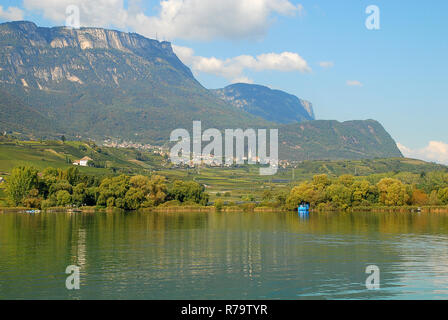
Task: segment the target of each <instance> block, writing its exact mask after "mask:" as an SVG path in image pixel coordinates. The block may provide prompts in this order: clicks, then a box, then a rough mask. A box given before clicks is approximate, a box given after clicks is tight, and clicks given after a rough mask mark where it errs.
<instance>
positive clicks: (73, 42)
mask: <svg viewBox="0 0 448 320" xmlns="http://www.w3.org/2000/svg"><path fill="white" fill-rule="evenodd" d="M0 46H1V47H2V50H0V63H1V65H2V66H1V68H2V69H0V82H1V83H7V84H17V85H22V86H24V87H33V88H38V89H40V90H44V89H51V88H52V87H54V86H57V84H60V83H61V82H64V81H68V82H70V83H74V84H80V85H82V84H85V83H97V84H102V85H108V86H119V85H120V81H122V80H127V79H133V80H146V79H148V78H151V77H153V78H155V80H157V79H156V78H157V73H156V72H154V71H155V70H156V69H158V68H172V69H173V70H175V71H176V72H178V73H180V74H181V75H182V76H183V77H185V78H189V79H190V80H194V78H193V75H192V74H191V71H190V70H189V69H188V68H187V67H186V66H185V65H184V64H183V63H182V62H181V61H180V60H179V59H178V58H177V56H176V55H175V54H174V52H173V50H172V48H171V44H170V43H169V42H159V41H156V40H150V39H147V38H145V37H142V36H140V35H138V34H135V33H123V32H118V31H114V30H105V29H98V28H82V29H78V30H75V29H69V28H64V27H58V28H39V27H37V26H36V25H35V24H34V23H31V22H13V23H6V24H1V25H0ZM183 77H179V78H178V79H182V78H183ZM172 80H175V79H172Z"/></svg>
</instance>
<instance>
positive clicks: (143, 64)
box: [0, 22, 401, 159]
mask: <svg viewBox="0 0 448 320" xmlns="http://www.w3.org/2000/svg"><path fill="white" fill-rule="evenodd" d="M230 88H232V87H230ZM233 88H234V89H232V90H233V92H239V95H240V96H239V98H238V99H237V100H241V97H243V98H244V99H242V100H244V101H249V102H250V103H249V104H248V105H250V107H248V108H246V107H243V108H241V107H240V106H235V105H234V104H232V103H229V102H228V101H226V99H224V100H223V99H221V98H219V97H218V96H217V93H216V91H210V90H207V89H206V88H204V87H203V86H202V85H201V84H200V83H199V82H198V81H197V80H196V79H195V78H194V76H193V74H192V73H191V71H190V69H189V68H188V67H186V66H185V65H184V64H183V63H182V62H181V61H180V60H179V59H178V57H177V56H176V55H175V54H174V52H173V50H172V47H171V44H170V43H169V42H159V41H156V40H151V39H147V38H145V37H143V36H141V35H138V34H135V33H124V32H119V31H114V30H105V29H100V28H81V29H77V30H74V29H68V28H64V27H55V28H41V27H38V26H36V25H35V24H34V23H32V22H10V23H3V24H0V116H1V118H0V131H1V132H3V131H13V132H15V133H16V132H19V133H22V134H23V135H27V136H28V137H34V138H43V139H46V138H47V139H48V138H56V137H60V136H61V135H65V136H66V137H67V138H68V139H75V138H76V139H94V140H96V141H98V142H102V141H104V139H108V138H112V139H124V140H127V141H134V142H140V143H151V144H164V143H166V142H167V141H168V140H169V137H170V133H171V131H172V130H174V129H177V128H185V129H190V130H191V128H192V122H193V121H194V120H201V121H202V127H203V129H206V128H217V129H221V130H222V129H226V128H243V129H245V128H267V129H269V128H278V129H279V130H280V136H281V139H283V140H282V144H281V146H280V154H281V156H282V157H283V156H288V157H294V158H296V159H303V158H305V159H312V158H313V159H334V158H338V159H351V158H356V159H358V158H359V157H366V158H374V157H401V153H400V151H399V150H398V148H397V147H396V146H395V143H394V141H393V139H392V138H391V137H390V136H389V135H388V134H387V132H386V131H385V130H384V128H382V126H381V125H380V124H378V123H375V125H374V124H373V123H370V122H360V123H361V124H362V125H361V124H358V123H357V122H356V123H355V122H353V123H351V122H348V123H344V124H339V123H337V122H332V121H305V122H302V123H297V121H302V120H310V119H314V115H313V111H312V107H311V105H310V104H309V103H306V102H304V101H301V100H299V99H298V98H296V97H294V96H290V95H288V94H286V93H281V92H277V91H273V90H270V89H268V88H265V87H246V86H245V85H236V86H233ZM245 88H246V89H245ZM225 91H226V92H230V91H229V90H225ZM251 92H252V93H251ZM229 96H230V94H229ZM242 100H241V101H242ZM261 101H264V102H263V103H261ZM277 101H278V102H281V103H278V104H277ZM255 102H256V103H255ZM276 105H277V106H279V108H281V110H282V111H279V110H280V109H278V110H275V109H274V110H271V109H270V107H271V108H272V106H276ZM286 115H288V116H286ZM287 118H290V119H294V121H291V122H292V123H290V124H283V122H288V121H287ZM268 120H270V121H268ZM369 126H371V127H372V128H373V129H374V133H371V132H370V131H369ZM302 127H303V128H305V131H304V130H303V129H302ZM366 135H367V136H366ZM369 135H371V137H370V138H369V137H368V136H369ZM308 139H313V140H312V141H309V140H308ZM393 146H395V147H393Z"/></svg>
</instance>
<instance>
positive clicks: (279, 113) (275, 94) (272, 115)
mask: <svg viewBox="0 0 448 320" xmlns="http://www.w3.org/2000/svg"><path fill="white" fill-rule="evenodd" d="M214 92H215V94H216V95H217V96H218V97H219V98H221V99H222V100H224V101H226V102H228V103H230V104H232V105H234V106H235V107H237V108H240V109H243V110H244V111H247V112H249V113H251V114H254V115H256V116H259V117H262V118H264V119H266V120H268V121H274V122H279V123H283V124H288V123H294V122H301V121H306V120H315V116H314V110H313V105H312V104H311V102H308V101H305V100H302V99H300V98H298V97H296V96H294V95H292V94H289V93H286V92H284V91H281V90H275V89H271V88H269V87H266V86H263V85H258V84H247V83H236V84H232V85H230V86H227V87H225V88H223V89H218V90H214Z"/></svg>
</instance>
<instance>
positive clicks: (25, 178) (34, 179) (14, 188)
mask: <svg viewBox="0 0 448 320" xmlns="http://www.w3.org/2000/svg"><path fill="white" fill-rule="evenodd" d="M37 173H38V172H37V170H36V169H34V168H32V167H18V168H15V169H13V170H12V173H11V176H10V177H9V178H8V179H7V181H6V193H7V195H8V199H9V200H10V201H11V203H12V204H13V205H14V206H18V205H22V204H23V200H24V199H25V197H27V196H28V194H29V192H30V191H31V190H32V189H38V185H39V180H38V175H37Z"/></svg>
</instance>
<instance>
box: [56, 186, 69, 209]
mask: <svg viewBox="0 0 448 320" xmlns="http://www.w3.org/2000/svg"><path fill="white" fill-rule="evenodd" d="M56 200H57V205H58V206H60V207H65V206H68V205H70V204H72V196H71V195H70V193H69V192H68V191H67V190H60V191H58V192H57V193H56Z"/></svg>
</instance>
